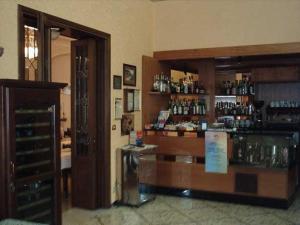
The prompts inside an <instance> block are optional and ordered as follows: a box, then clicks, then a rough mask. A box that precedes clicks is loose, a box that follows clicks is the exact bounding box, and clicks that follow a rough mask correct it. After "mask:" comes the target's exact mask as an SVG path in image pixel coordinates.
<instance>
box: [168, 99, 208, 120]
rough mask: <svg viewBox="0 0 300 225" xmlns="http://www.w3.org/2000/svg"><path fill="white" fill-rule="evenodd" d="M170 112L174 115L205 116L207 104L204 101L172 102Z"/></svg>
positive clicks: (185, 100)
mask: <svg viewBox="0 0 300 225" xmlns="http://www.w3.org/2000/svg"><path fill="white" fill-rule="evenodd" d="M169 110H170V112H171V113H172V114H173V115H185V116H188V115H205V114H206V103H205V101H204V100H199V101H197V102H196V101H195V100H187V99H184V100H176V101H175V100H172V101H171V102H170V103H169Z"/></svg>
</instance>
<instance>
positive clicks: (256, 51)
mask: <svg viewBox="0 0 300 225" xmlns="http://www.w3.org/2000/svg"><path fill="white" fill-rule="evenodd" d="M291 53H300V42H294V43H279V44H265V45H246V46H232V47H217V48H200V49H185V50H170V51H157V52H154V53H153V57H154V58H156V59H158V60H179V59H203V58H217V57H232V56H251V55H272V54H291Z"/></svg>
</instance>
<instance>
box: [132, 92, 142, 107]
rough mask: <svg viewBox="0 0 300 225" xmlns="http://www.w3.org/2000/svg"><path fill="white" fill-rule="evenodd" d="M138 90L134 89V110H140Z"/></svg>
mask: <svg viewBox="0 0 300 225" xmlns="http://www.w3.org/2000/svg"><path fill="white" fill-rule="evenodd" d="M140 93H141V92H140V90H138V89H135V90H134V106H133V108H134V111H140V110H141V107H140V105H141V104H140V101H141V97H140V96H141V94H140Z"/></svg>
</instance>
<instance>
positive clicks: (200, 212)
mask: <svg viewBox="0 0 300 225" xmlns="http://www.w3.org/2000/svg"><path fill="white" fill-rule="evenodd" d="M182 213H184V214H185V215H186V216H188V217H189V218H191V219H192V220H193V221H195V222H202V221H207V220H209V219H211V218H215V219H222V218H225V217H227V216H226V215H225V214H224V213H222V212H220V211H219V210H217V209H213V208H208V207H207V208H200V209H190V210H182Z"/></svg>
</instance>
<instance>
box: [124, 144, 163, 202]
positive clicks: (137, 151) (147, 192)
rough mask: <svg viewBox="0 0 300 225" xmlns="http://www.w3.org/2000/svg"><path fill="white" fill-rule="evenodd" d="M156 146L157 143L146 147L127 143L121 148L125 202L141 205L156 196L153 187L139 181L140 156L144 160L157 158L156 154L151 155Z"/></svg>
mask: <svg viewBox="0 0 300 225" xmlns="http://www.w3.org/2000/svg"><path fill="white" fill-rule="evenodd" d="M156 147H157V146H156V145H145V146H144V147H136V146H133V145H126V146H123V147H122V148H121V155H122V157H121V158H122V203H123V204H126V205H132V206H140V205H141V204H143V203H145V202H147V201H150V200H153V199H154V198H155V195H154V194H153V190H152V189H151V187H149V186H146V185H143V184H140V183H139V179H138V171H139V163H140V157H143V160H155V155H151V152H154V150H155V148H156Z"/></svg>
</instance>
